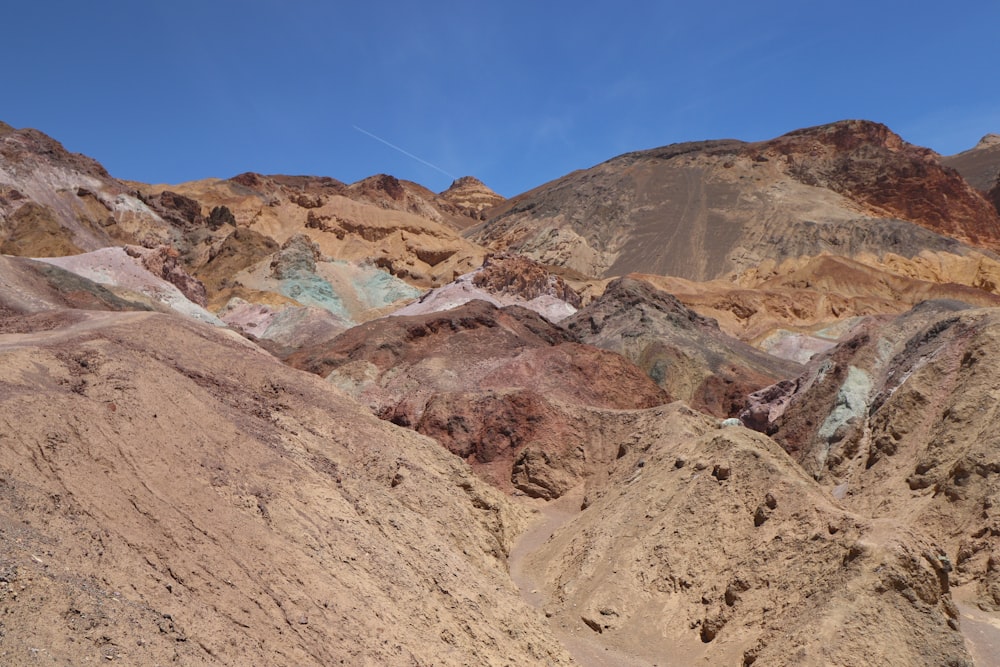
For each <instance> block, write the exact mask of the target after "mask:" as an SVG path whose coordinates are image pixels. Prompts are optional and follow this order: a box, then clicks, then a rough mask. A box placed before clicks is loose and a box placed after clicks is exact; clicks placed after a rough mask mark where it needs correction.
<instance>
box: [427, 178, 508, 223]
mask: <svg viewBox="0 0 1000 667" xmlns="http://www.w3.org/2000/svg"><path fill="white" fill-rule="evenodd" d="M441 197H443V198H444V199H446V200H448V201H450V202H451V203H452V204H454V205H455V206H457V207H458V208H460V209H461V210H462V211H463V212H465V214H466V215H468V216H470V217H472V218H476V219H479V218H482V216H483V214H484V212H485V211H486V210H487V209H490V208H493V207H494V206H496V205H497V204H500V203H501V202H502V201H503V200H504V198H503V197H502V196H500V195H498V194H497V193H495V192H493V190H490V189H489V188H488V187H486V184H485V183H483V182H482V181H480V180H479V179H478V178H476V177H475V176H463V177H462V178H459V179H457V180H455V181H454V182H453V183H452V184H451V185H450V186H449V187H448V189H447V190H445V191H444V192H442V193H441Z"/></svg>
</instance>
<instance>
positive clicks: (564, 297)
mask: <svg viewBox="0 0 1000 667" xmlns="http://www.w3.org/2000/svg"><path fill="white" fill-rule="evenodd" d="M472 284H473V285H475V286H476V287H481V288H483V289H485V290H486V291H488V292H490V293H492V294H510V295H512V296H518V297H520V298H522V299H524V300H525V301H530V300H531V299H535V298H538V297H540V296H551V297H555V298H556V299H559V300H561V301H565V302H566V303H568V304H569V305H571V306H573V307H574V308H579V307H580V303H581V298H580V295H579V294H578V293H577V292H576V290H574V289H573V288H572V287H570V286H569V285H568V284H567V283H566V281H565V280H564V279H563V278H562V276H558V275H556V274H554V273H552V272H550V271H549V270H548V269H546V268H545V267H544V266H542V265H541V264H539V263H538V262H535V261H533V260H531V259H529V258H527V257H524V256H522V255H512V254H508V253H499V254H494V255H490V256H489V257H487V258H486V259H485V260H484V261H483V268H482V270H481V271H480V272H479V273H477V274H476V275H475V277H474V278H473V279H472Z"/></svg>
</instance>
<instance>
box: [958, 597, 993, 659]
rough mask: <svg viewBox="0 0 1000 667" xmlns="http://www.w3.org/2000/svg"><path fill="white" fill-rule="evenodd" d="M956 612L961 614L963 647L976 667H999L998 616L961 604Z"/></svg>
mask: <svg viewBox="0 0 1000 667" xmlns="http://www.w3.org/2000/svg"><path fill="white" fill-rule="evenodd" d="M958 610H959V611H960V612H961V614H962V634H963V635H965V645H966V646H967V647H968V649H969V653H971V654H972V658H973V660H975V661H976V667H1000V614H996V613H992V614H991V613H989V612H985V611H982V610H981V609H979V608H978V607H974V606H973V605H970V604H965V603H963V602H959V603H958Z"/></svg>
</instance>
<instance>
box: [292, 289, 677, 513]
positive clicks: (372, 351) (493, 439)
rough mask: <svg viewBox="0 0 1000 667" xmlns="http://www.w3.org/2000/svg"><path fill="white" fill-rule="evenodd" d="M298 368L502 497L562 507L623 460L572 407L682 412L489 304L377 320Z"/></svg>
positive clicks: (547, 328) (564, 338) (298, 358)
mask: <svg viewBox="0 0 1000 667" xmlns="http://www.w3.org/2000/svg"><path fill="white" fill-rule="evenodd" d="M287 361H288V363H290V364H291V365H293V366H295V367H296V368H302V369H304V370H309V371H311V372H314V373H317V374H319V375H321V376H324V377H328V379H329V381H330V382H332V383H334V384H336V385H337V386H338V387H340V388H342V389H344V390H345V391H347V392H348V393H349V394H351V395H352V396H354V397H356V398H357V399H358V400H360V401H361V402H362V403H364V404H366V405H368V406H369V407H370V408H371V410H372V411H373V412H374V413H375V414H377V415H379V416H381V417H382V418H384V419H388V420H391V421H393V422H395V423H397V424H400V425H402V426H407V427H410V428H413V429H415V430H417V431H419V432H421V433H425V434H427V435H430V436H432V437H434V438H436V439H438V440H439V441H440V442H441V443H442V444H443V445H444V446H445V447H446V448H447V449H449V450H450V451H452V452H453V453H455V454H457V455H458V456H461V457H463V458H465V459H467V460H468V461H469V462H470V463H471V464H472V465H473V468H474V469H477V470H479V471H480V473H481V474H483V475H484V476H485V477H486V478H487V479H489V480H490V481H491V482H493V483H494V484H496V485H497V486H500V487H501V488H504V489H512V488H518V489H521V490H522V491H524V492H526V493H530V494H531V495H535V496H542V497H556V496H559V495H561V494H562V493H564V492H565V491H567V490H568V489H569V488H571V487H572V486H573V485H574V484H576V483H578V482H579V480H580V479H581V478H582V477H584V476H585V475H587V474H590V472H591V471H592V470H593V469H594V466H595V465H596V464H598V463H600V462H602V461H608V460H612V459H613V456H614V451H613V449H612V448H606V447H604V446H602V445H601V444H600V443H591V439H590V438H589V434H588V432H587V431H586V430H585V429H581V428H580V427H579V425H578V424H577V423H576V418H575V416H574V414H573V413H572V410H570V409H569V408H568V407H567V405H568V406H593V407H600V408H609V409H614V410H622V409H634V408H644V407H649V406H651V405H659V404H662V403H665V402H667V401H668V400H670V398H669V395H668V394H667V393H665V392H664V391H662V390H661V389H659V388H658V387H657V386H656V385H655V384H653V382H651V381H650V380H649V379H648V378H647V377H646V376H645V374H643V373H642V371H641V370H639V369H638V368H636V367H635V366H634V365H632V364H631V363H629V362H628V361H626V360H625V359H624V358H622V357H620V356H619V355H617V354H613V353H610V352H606V351H603V350H599V349H596V348H593V347H590V346H588V345H580V344H578V343H576V342H575V340H574V338H573V337H572V336H571V335H570V334H568V333H567V332H566V331H565V330H563V329H561V328H559V327H557V326H555V325H552V324H550V323H549V322H547V321H546V320H544V319H543V318H541V317H539V316H538V315H537V314H536V313H534V312H532V311H528V310H526V309H523V308H519V307H516V306H512V307H506V308H502V309H499V308H497V307H496V306H493V305H492V304H489V303H486V302H483V301H471V302H469V303H467V304H464V305H462V306H460V307H458V308H454V309H452V310H449V311H445V312H439V313H431V314H427V315H419V316H408V317H387V318H382V319H379V320H374V321H371V322H368V323H365V324H362V325H360V326H358V327H355V328H354V329H351V330H349V331H346V332H345V333H343V334H341V335H340V336H338V337H337V338H336V339H334V340H333V341H331V342H330V343H329V344H325V345H322V346H318V347H314V348H307V349H303V350H301V351H300V352H297V353H295V354H293V355H291V356H290V357H289V358H288V360H287Z"/></svg>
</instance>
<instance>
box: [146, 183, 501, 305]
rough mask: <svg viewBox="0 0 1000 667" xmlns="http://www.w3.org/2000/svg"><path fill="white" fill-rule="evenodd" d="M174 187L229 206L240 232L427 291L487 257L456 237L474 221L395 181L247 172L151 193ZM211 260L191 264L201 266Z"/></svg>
mask: <svg viewBox="0 0 1000 667" xmlns="http://www.w3.org/2000/svg"><path fill="white" fill-rule="evenodd" d="M168 187H169V188H170V189H171V190H175V191H177V192H178V193H180V194H182V195H184V196H187V197H190V198H193V199H195V200H197V201H198V202H200V203H201V205H202V207H203V208H205V209H208V208H211V207H216V206H225V207H227V208H228V209H229V210H230V211H231V212H232V214H233V216H234V218H235V221H236V225H237V226H238V227H249V228H250V229H252V230H254V231H256V232H258V233H260V234H262V235H263V236H266V237H268V238H270V239H273V240H274V241H276V242H277V243H279V244H283V243H285V242H286V241H287V240H288V239H289V238H291V237H292V236H294V235H296V234H303V233H304V234H307V235H308V236H309V237H310V238H311V239H312V240H313V241H314V242H316V243H317V244H318V245H319V247H320V249H321V251H322V252H323V254H325V255H327V256H329V257H336V258H338V259H341V260H348V261H364V260H367V261H371V262H374V263H375V264H376V265H377V266H379V267H382V268H384V269H386V270H388V271H389V272H390V273H392V274H393V275H395V276H398V277H400V278H403V279H404V280H406V281H408V282H410V283H411V284H414V285H418V286H421V287H429V286H436V285H441V284H443V283H447V282H449V281H451V280H453V279H454V278H455V277H457V276H458V275H461V274H462V273H467V272H468V271H471V270H472V269H474V268H476V267H478V266H479V265H480V263H481V262H482V258H483V251H482V250H481V249H480V248H478V247H477V246H475V245H474V244H472V243H469V242H468V241H465V240H464V239H462V238H461V237H460V236H459V234H458V232H457V231H456V230H457V229H458V228H459V227H460V226H461V225H463V224H465V222H466V221H467V220H468V218H467V217H466V216H465V215H464V214H463V213H462V211H461V210H459V209H458V208H457V207H455V205H453V204H451V203H449V202H447V201H446V200H444V199H442V198H441V197H439V196H437V195H435V194H434V193H432V192H430V191H429V190H426V188H422V187H421V186H418V185H416V184H415V183H408V182H405V181H399V180H397V179H395V178H393V177H391V176H385V175H380V176H373V177H371V178H369V179H365V180H363V181H359V182H358V183H355V184H353V185H345V184H343V183H340V182H339V181H336V180H334V179H331V178H318V177H292V176H263V175H260V174H250V173H248V174H241V175H239V176H236V177H234V178H232V179H229V180H218V179H210V180H206V181H197V182H191V183H184V184H181V185H177V186H146V189H147V190H148V191H149V192H150V194H151V195H153V194H157V193H161V192H162V191H163V190H165V189H167V188H168ZM210 247H212V246H210V245H209V246H205V248H206V250H203V251H202V252H204V253H206V254H207V252H208V250H207V248H210ZM208 259H209V258H208V257H204V258H197V257H196V258H193V259H192V261H193V262H194V264H195V265H196V266H200V265H201V264H202V263H205V262H207V261H208Z"/></svg>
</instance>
